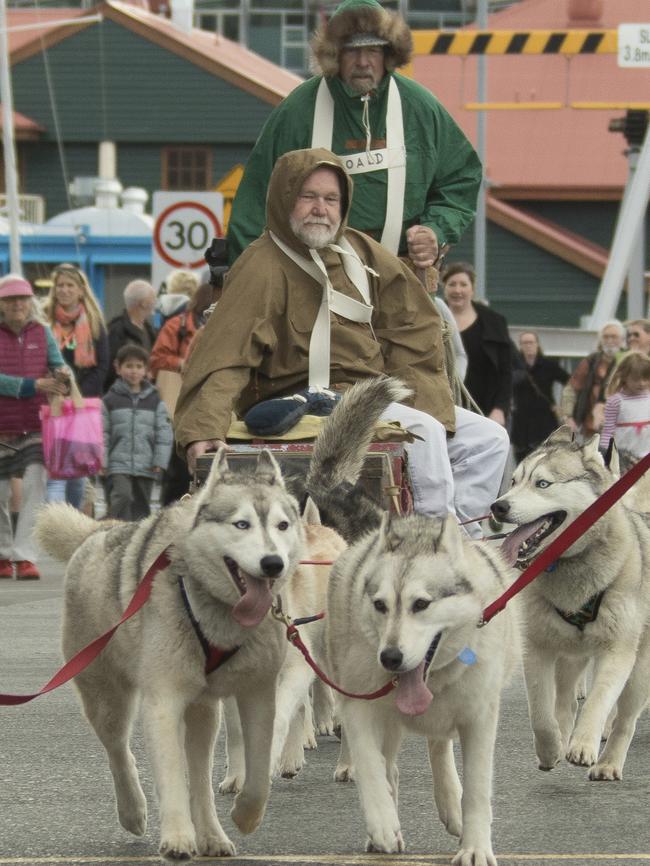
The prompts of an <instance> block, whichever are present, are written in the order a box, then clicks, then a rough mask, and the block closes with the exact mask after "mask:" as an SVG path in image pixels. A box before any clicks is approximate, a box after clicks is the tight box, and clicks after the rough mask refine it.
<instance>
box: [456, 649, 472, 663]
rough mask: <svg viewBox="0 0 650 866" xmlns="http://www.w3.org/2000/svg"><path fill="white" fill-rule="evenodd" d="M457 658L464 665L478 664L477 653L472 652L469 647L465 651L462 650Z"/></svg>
mask: <svg viewBox="0 0 650 866" xmlns="http://www.w3.org/2000/svg"><path fill="white" fill-rule="evenodd" d="M456 658H457V659H458V661H459V662H462V663H463V664H464V665H473V664H474V663H475V662H476V653H475V652H474V650H471V649H470V648H469V647H468V646H466V647H465V649H462V650H461V651H460V652H459V653H458V655H457V656H456Z"/></svg>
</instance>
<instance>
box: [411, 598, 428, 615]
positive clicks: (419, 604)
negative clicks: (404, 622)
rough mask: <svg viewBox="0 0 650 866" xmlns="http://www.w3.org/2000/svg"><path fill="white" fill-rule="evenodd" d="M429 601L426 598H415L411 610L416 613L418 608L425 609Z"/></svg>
mask: <svg viewBox="0 0 650 866" xmlns="http://www.w3.org/2000/svg"><path fill="white" fill-rule="evenodd" d="M430 604H431V602H430V601H429V600H428V599H426V598H416V599H415V601H414V602H413V612H414V613H417V612H418V611H419V610H426V609H427V608H428V607H429V605H430Z"/></svg>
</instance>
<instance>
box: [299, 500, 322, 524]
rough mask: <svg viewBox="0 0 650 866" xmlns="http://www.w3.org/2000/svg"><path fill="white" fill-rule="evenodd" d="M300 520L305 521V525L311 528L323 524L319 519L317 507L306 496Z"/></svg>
mask: <svg viewBox="0 0 650 866" xmlns="http://www.w3.org/2000/svg"><path fill="white" fill-rule="evenodd" d="M302 519H303V520H304V521H305V523H309V524H310V525H312V526H320V525H321V524H322V522H323V521H322V520H321V519H320V511H319V510H318V506H317V505H316V503H315V502H314V500H313V499H312V498H311V496H308V497H307V499H306V500H305V507H304V508H303V511H302Z"/></svg>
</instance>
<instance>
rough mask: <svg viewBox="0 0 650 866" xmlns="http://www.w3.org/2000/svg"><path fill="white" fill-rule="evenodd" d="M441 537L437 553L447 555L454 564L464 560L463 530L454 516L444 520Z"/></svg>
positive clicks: (450, 515) (449, 515)
mask: <svg viewBox="0 0 650 866" xmlns="http://www.w3.org/2000/svg"><path fill="white" fill-rule="evenodd" d="M440 522H441V527H440V535H439V536H438V541H437V544H436V553H446V554H447V555H448V556H450V557H451V559H452V560H453V561H454V562H457V561H459V560H461V559H462V558H463V555H464V551H463V538H462V529H461V528H460V526H459V525H458V520H457V519H456V517H455V516H454V515H453V514H448V515H447V516H446V517H444V518H442V520H441V521H440Z"/></svg>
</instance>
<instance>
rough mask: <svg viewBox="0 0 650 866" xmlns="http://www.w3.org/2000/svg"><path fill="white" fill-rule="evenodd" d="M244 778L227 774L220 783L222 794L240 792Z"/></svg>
mask: <svg viewBox="0 0 650 866" xmlns="http://www.w3.org/2000/svg"><path fill="white" fill-rule="evenodd" d="M243 781H244V780H243V779H240V778H239V776H226V777H225V778H224V779H223V781H222V782H221V784H220V785H219V793H220V794H239V792H240V791H241V789H242V786H243Z"/></svg>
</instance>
